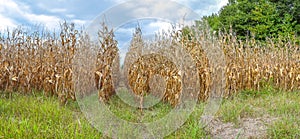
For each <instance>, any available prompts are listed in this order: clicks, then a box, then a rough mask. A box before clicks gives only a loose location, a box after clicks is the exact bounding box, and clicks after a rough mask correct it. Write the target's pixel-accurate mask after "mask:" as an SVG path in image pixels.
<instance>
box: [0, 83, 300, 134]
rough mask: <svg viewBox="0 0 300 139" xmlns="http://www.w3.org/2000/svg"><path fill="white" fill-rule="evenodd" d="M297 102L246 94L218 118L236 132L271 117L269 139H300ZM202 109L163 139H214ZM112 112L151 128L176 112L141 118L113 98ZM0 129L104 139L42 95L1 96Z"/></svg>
mask: <svg viewBox="0 0 300 139" xmlns="http://www.w3.org/2000/svg"><path fill="white" fill-rule="evenodd" d="M1 94H3V93H1ZM299 102H300V92H282V91H278V90H275V89H273V88H272V87H269V88H265V89H263V90H260V91H251V90H248V91H242V92H240V93H239V94H238V95H235V96H234V97H232V98H228V99H224V100H223V102H222V105H221V107H220V110H219V111H218V113H217V114H216V116H217V117H218V118H220V119H221V120H222V121H223V122H233V123H235V124H236V126H238V125H239V121H240V119H241V118H246V117H253V118H255V117H262V116H264V115H269V116H270V117H275V118H277V119H278V120H276V121H275V122H273V123H272V124H270V125H268V130H267V134H268V135H267V137H268V138H299V137H300V120H299V119H300V103H299ZM204 106H205V103H200V104H198V105H197V106H196V109H195V111H194V112H193V113H192V114H191V116H190V117H189V119H188V120H187V121H186V122H185V124H184V125H183V126H182V127H181V128H180V129H178V130H177V131H176V132H174V133H172V134H171V135H169V136H167V137H165V138H170V139H172V138H211V137H210V135H209V133H208V132H207V131H205V130H204V129H203V128H202V127H201V125H200V124H199V119H200V116H201V115H202V112H203V108H204ZM109 109H110V110H111V111H112V112H113V113H114V114H115V115H116V116H118V117H120V118H122V119H124V120H127V121H132V122H137V121H148V122H151V121H153V120H155V119H157V118H161V117H163V116H164V115H166V114H167V113H168V112H169V111H170V110H171V109H172V107H171V106H170V105H168V104H164V103H158V104H156V105H155V106H154V107H152V108H148V109H145V110H143V113H141V112H140V110H139V109H136V108H132V107H130V106H129V105H126V104H124V103H123V102H122V101H121V100H120V99H119V98H117V97H113V98H112V99H111V101H110V106H109ZM0 123H1V124H0V138H33V137H34V138H104V136H103V135H102V134H101V133H100V132H99V131H98V130H96V129H95V128H93V127H92V126H91V125H90V123H89V122H88V121H87V120H86V119H85V117H84V115H83V114H82V113H81V112H80V108H79V106H78V105H77V103H76V102H72V103H68V104H66V105H60V103H59V101H58V100H57V98H55V97H45V96H44V95H43V94H41V93H37V94H32V95H20V94H18V93H13V94H12V95H11V96H9V97H7V95H1V97H0Z"/></svg>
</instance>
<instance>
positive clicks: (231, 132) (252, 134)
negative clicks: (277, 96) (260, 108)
mask: <svg viewBox="0 0 300 139" xmlns="http://www.w3.org/2000/svg"><path fill="white" fill-rule="evenodd" d="M276 120H277V118H272V117H270V116H264V117H261V118H243V119H241V120H239V124H238V125H235V124H234V123H224V122H222V121H221V120H219V119H216V118H215V119H213V120H212V121H211V122H209V124H208V125H207V127H206V128H205V129H206V130H207V131H208V133H209V134H210V135H211V137H212V138H216V139H219V138H220V139H234V138H242V139H244V138H247V139H248V138H260V139H261V138H267V125H268V124H271V123H273V122H274V121H276Z"/></svg>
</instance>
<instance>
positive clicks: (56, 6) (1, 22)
mask: <svg viewBox="0 0 300 139" xmlns="http://www.w3.org/2000/svg"><path fill="white" fill-rule="evenodd" d="M227 3H228V0H157V1H155V0H140V1H139V0H135V1H128V0H0V31H3V30H5V29H7V28H10V29H11V28H15V27H18V26H22V27H32V26H37V25H42V26H45V27H46V28H47V29H49V30H55V29H56V30H59V28H60V26H59V25H60V23H62V22H63V21H67V22H69V23H71V22H72V23H75V25H76V26H77V27H79V28H81V27H84V28H87V29H89V28H90V29H91V30H97V29H96V28H97V27H98V26H93V25H94V24H95V23H97V21H98V20H99V19H100V18H101V15H105V18H108V19H107V20H109V21H108V22H110V23H112V24H114V25H113V27H114V28H115V31H116V33H115V34H116V38H117V40H118V42H119V44H120V45H124V44H126V42H128V41H130V37H131V36H132V34H133V32H134V28H135V27H136V26H137V24H139V25H140V26H141V28H142V31H143V33H145V34H153V33H155V32H157V31H160V30H163V29H165V30H166V29H169V28H170V27H171V24H170V23H172V24H173V23H177V22H179V18H181V19H182V20H188V19H187V17H186V14H187V13H189V11H192V12H193V13H196V14H197V17H193V18H192V19H200V18H201V17H202V16H205V15H211V14H212V13H217V12H218V11H219V10H220V9H221V8H222V7H223V6H225V5H226V4H227ZM106 16H107V17H106ZM143 17H151V18H148V19H143ZM157 17H158V18H157ZM185 18H186V19H185ZM101 19H103V17H102V18H101ZM128 19H131V20H128ZM164 19H167V20H164ZM176 19H178V21H177V20H176ZM183 22H184V21H183ZM93 27H94V28H93Z"/></svg>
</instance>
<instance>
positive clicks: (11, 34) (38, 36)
mask: <svg viewBox="0 0 300 139" xmlns="http://www.w3.org/2000/svg"><path fill="white" fill-rule="evenodd" d="M102 27H103V28H101V29H100V31H99V33H98V38H99V43H97V44H95V43H91V41H90V39H89V36H87V35H85V33H84V32H83V31H78V30H75V25H74V24H67V23H63V24H62V25H61V33H60V34H55V33H50V32H49V31H41V30H39V31H36V32H34V33H30V34H29V33H27V32H26V31H25V30H22V29H21V28H18V29H15V30H8V31H6V32H2V34H1V36H0V89H1V90H2V91H4V92H20V93H24V94H26V93H31V92H32V91H43V92H44V93H45V94H46V95H51V96H52V95H55V96H58V98H59V99H60V101H61V102H62V103H66V102H67V101H68V100H69V99H72V100H76V97H75V86H76V84H77V80H76V78H73V77H74V74H80V73H84V72H85V71H81V70H80V69H77V68H74V66H73V65H74V57H76V56H80V55H81V56H87V57H88V59H90V60H91V61H94V65H82V66H90V67H84V68H83V69H85V70H90V71H92V72H93V73H94V74H93V75H91V76H84V75H82V77H83V76H84V77H83V78H87V80H86V81H87V82H86V83H85V84H86V86H81V87H80V90H79V91H82V92H83V93H85V92H89V91H88V90H89V87H90V85H93V86H94V87H95V88H96V89H97V90H98V97H99V100H102V101H107V100H109V98H110V97H111V96H112V95H114V94H115V93H116V92H115V87H114V84H113V82H114V83H116V82H117V80H118V78H119V76H118V74H112V73H120V72H121V71H122V72H124V75H125V79H126V86H128V87H130V88H131V89H132V90H133V92H134V93H136V94H137V95H140V96H143V95H144V94H147V93H150V92H152V93H155V91H153V90H160V91H162V92H163V95H164V97H163V100H164V101H166V102H169V103H170V104H172V105H173V106H175V105H176V104H177V103H178V101H179V98H180V95H181V94H180V93H181V89H182V84H181V83H182V82H188V81H189V80H194V79H187V80H183V79H182V73H181V67H180V64H179V63H180V62H178V63H174V62H172V61H174V60H176V57H180V55H178V53H176V51H170V50H172V47H181V48H183V49H184V50H185V51H187V52H188V53H189V54H190V55H191V57H192V59H193V62H194V63H195V65H196V69H197V74H198V75H195V76H197V77H198V78H199V81H198V82H199V90H200V92H199V95H198V96H195V97H198V99H199V100H202V101H205V100H206V99H207V98H208V97H209V95H210V90H211V87H212V79H211V75H212V73H213V72H214V69H213V68H212V66H211V63H210V61H209V60H208V58H207V54H206V53H205V51H204V47H203V46H204V45H206V46H207V48H209V46H210V45H214V46H217V47H219V48H220V49H221V50H222V51H223V52H224V55H225V63H224V64H225V65H226V66H225V67H222V68H223V69H224V70H225V82H226V84H225V86H224V87H222V88H223V89H224V90H223V91H224V92H225V93H224V94H223V95H224V97H228V96H231V95H233V94H236V93H238V92H239V91H241V90H245V89H254V90H260V89H262V88H263V87H264V85H265V84H267V83H272V84H273V85H274V87H276V88H280V89H284V90H299V89H300V46H299V45H298V44H297V43H295V42H294V41H280V40H276V41H274V40H273V39H269V40H267V41H266V42H265V43H261V42H259V41H257V40H255V39H251V38H250V39H247V40H245V41H240V40H237V39H236V37H235V36H233V35H231V34H224V33H219V34H218V35H215V36H214V35H210V33H209V31H207V30H203V31H202V30H198V31H196V32H197V35H196V36H197V37H192V38H191V37H185V36H184V35H183V33H182V32H181V31H180V30H179V31H175V30H174V31H170V32H169V33H163V34H160V35H158V37H157V39H156V41H153V42H146V41H145V40H143V38H142V37H141V31H140V30H139V29H137V30H136V32H135V33H134V34H133V37H132V41H131V44H130V48H129V52H128V53H127V54H126V57H125V62H124V68H123V69H121V68H120V64H119V63H120V62H119V60H120V58H119V50H118V42H117V41H116V40H115V38H114V31H113V30H111V29H108V28H107V26H106V25H105V24H104V23H103V24H102ZM170 45H171V46H172V47H168V46H170ZM166 47H168V49H167V50H165V48H166ZM154 49H156V50H154ZM151 51H155V52H162V53H164V52H166V51H168V52H169V53H170V54H171V55H173V57H175V58H174V59H168V58H166V57H164V56H163V55H162V54H160V53H158V54H154V53H153V54H151V53H149V54H148V55H145V54H146V53H145V52H151ZM75 63H76V61H75ZM91 63H93V62H91ZM77 64H78V63H77ZM154 75H160V76H161V77H163V80H162V81H153V80H154V78H152V77H153V76H154ZM76 76H78V75H76ZM90 79H92V80H91V81H92V82H89V81H90ZM220 80H221V79H220ZM151 90H152V91H151ZM77 91H78V90H77ZM182 93H184V92H182Z"/></svg>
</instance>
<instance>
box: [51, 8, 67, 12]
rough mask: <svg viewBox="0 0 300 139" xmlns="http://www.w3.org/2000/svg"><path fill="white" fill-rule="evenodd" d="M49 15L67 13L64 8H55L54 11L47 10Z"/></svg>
mask: <svg viewBox="0 0 300 139" xmlns="http://www.w3.org/2000/svg"><path fill="white" fill-rule="evenodd" d="M49 11H50V12H51V13H64V12H66V11H67V9H65V8H55V9H50V10H49Z"/></svg>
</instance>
